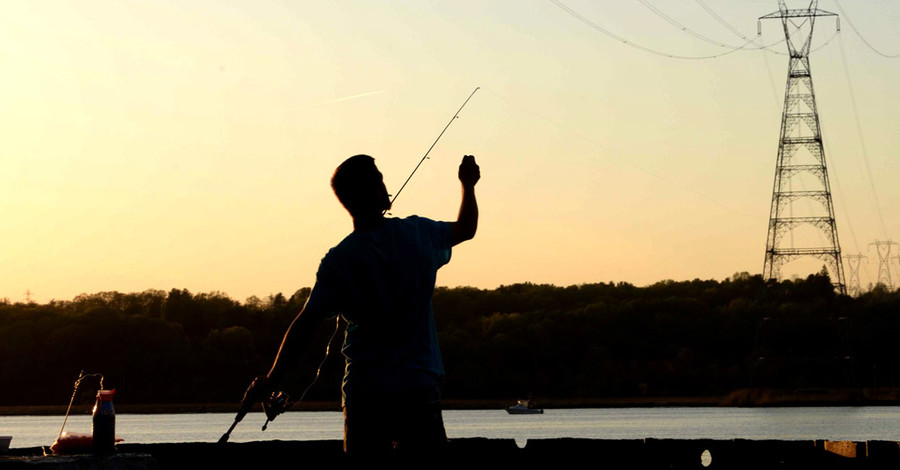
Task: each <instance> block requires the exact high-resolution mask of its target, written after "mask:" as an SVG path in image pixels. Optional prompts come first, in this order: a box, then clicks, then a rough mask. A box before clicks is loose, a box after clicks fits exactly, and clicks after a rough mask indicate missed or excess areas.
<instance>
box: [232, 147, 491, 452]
mask: <svg viewBox="0 0 900 470" xmlns="http://www.w3.org/2000/svg"><path fill="white" fill-rule="evenodd" d="M458 176H459V180H460V182H461V184H462V201H461V203H460V209H459V215H458V217H457V220H456V221H454V222H437V221H433V220H429V219H426V218H423V217H417V216H411V217H407V218H403V219H399V218H393V217H385V216H384V214H385V213H386V212H387V210H388V209H390V206H391V200H390V195H389V194H388V192H387V189H386V188H385V185H384V180H383V179H382V175H381V172H379V171H378V168H377V167H376V166H375V160H374V159H373V158H372V157H370V156H368V155H356V156H353V157H350V158H349V159H347V160H346V161H344V162H343V163H341V165H340V166H338V168H337V170H335V172H334V176H333V177H332V180H331V186H332V188H333V189H334V192H335V195H336V196H337V197H338V199H339V200H340V202H341V204H343V206H344V208H346V209H347V211H348V212H349V213H350V217H351V218H352V219H353V232H352V233H350V234H349V235H347V237H345V238H344V239H343V240H342V241H341V242H340V243H339V244H338V245H337V246H335V247H334V248H332V249H331V250H329V251H328V253H327V254H326V255H325V257H324V258H323V259H322V262H321V264H320V265H319V269H318V271H317V273H316V283H315V286H313V288H312V291H311V292H310V295H309V298H308V299H307V301H306V304H305V305H304V307H303V310H302V311H301V312H300V313H299V314H298V315H297V317H296V318H295V319H294V321H293V323H291V326H290V327H289V328H288V330H287V332H286V333H285V336H284V339H283V341H282V343H281V348H280V349H279V351H278V355H277V356H276V358H275V362H274V363H273V365H272V368H271V370H270V371H269V373H268V374H267V375H266V376H261V377H259V378H257V379H256V380H255V381H254V382H253V383H252V384H251V385H250V387H249V388H248V389H247V392H246V394H245V396H244V401H245V403H253V402H256V401H261V400H263V399H265V398H266V397H267V396H268V394H270V393H271V392H272V390H274V387H275V384H277V383H278V382H279V381H280V380H281V378H282V377H283V375H284V373H285V370H286V368H287V367H290V366H291V365H292V364H295V363H296V362H297V359H298V357H299V356H300V354H301V352H302V350H303V349H305V347H306V346H307V345H308V343H309V342H310V340H311V339H312V336H313V333H314V332H315V330H316V328H317V326H318V325H319V324H320V323H321V322H322V320H324V319H326V318H330V317H334V316H335V315H341V316H342V317H343V319H344V320H345V321H346V322H347V331H346V334H345V337H344V344H343V347H342V348H341V352H343V354H344V356H345V358H346V368H345V373H344V380H343V385H342V387H341V389H342V405H343V409H344V451H345V452H347V453H348V454H349V455H350V456H351V457H359V456H363V457H373V456H374V457H380V456H390V455H394V454H399V455H421V454H424V453H427V454H430V455H433V454H434V452H436V451H440V450H442V449H443V448H444V446H445V445H446V441H447V437H446V433H445V431H444V424H443V419H442V416H441V408H440V391H439V385H440V383H441V382H442V381H443V378H444V368H443V363H442V360H441V353H440V349H439V347H438V342H437V331H436V329H435V323H434V311H433V309H432V305H431V297H432V294H433V293H434V285H435V278H436V274H437V270H438V268H440V267H441V266H443V265H444V264H446V263H447V262H449V261H450V252H451V248H452V247H453V246H455V245H457V244H459V243H461V242H463V241H466V240H469V239H471V238H472V237H474V236H475V232H476V229H477V227H478V204H477V202H476V199H475V184H476V183H477V182H478V180H479V179H480V177H481V174H480V169H479V167H478V165H477V164H476V163H475V157H473V156H471V155H466V156H465V157H463V160H462V163H460V165H459V175H458Z"/></svg>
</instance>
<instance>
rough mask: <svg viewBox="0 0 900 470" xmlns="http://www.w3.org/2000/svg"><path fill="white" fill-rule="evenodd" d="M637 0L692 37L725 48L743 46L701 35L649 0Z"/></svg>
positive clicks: (740, 47)
mask: <svg viewBox="0 0 900 470" xmlns="http://www.w3.org/2000/svg"><path fill="white" fill-rule="evenodd" d="M638 1H639V2H641V4H642V5H644V6H645V7H647V8H648V9H649V10H650V11H652V12H653V13H655V14H656V15H657V16H659V17H660V18H662V19H664V20H666V21H667V22H668V23H669V24H671V25H672V26H675V27H676V28H678V29H680V30H681V31H683V32H685V33H687V34H690V35H691V36H693V37H695V38H697V39H699V40H701V41H703V42H705V43H707V44H712V45H713V46H716V47H724V48H727V49H743V46H732V45H729V44H725V43H723V42H721V41H716V40H715V39H710V38H708V37H706V36H704V35H702V34H700V33H698V32H696V31H694V30H692V29H690V28H688V27H687V26H685V25H683V24H681V23H679V22H678V21H676V20H675V19H673V18H672V17H671V16H669V15H667V14H665V13H663V12H662V11H661V10H660V9H659V8H656V7H655V6H653V5H652V4H651V3H650V2H648V1H647V0H638ZM744 40H746V41H750V39H749V38H744ZM745 45H746V44H745Z"/></svg>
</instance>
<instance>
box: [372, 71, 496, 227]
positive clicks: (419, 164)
mask: <svg viewBox="0 0 900 470" xmlns="http://www.w3.org/2000/svg"><path fill="white" fill-rule="evenodd" d="M480 88H481V87H480V86H477V87H475V89H474V90H472V93H471V94H470V95H469V97H468V98H466V101H464V102H463V104H462V106H460V107H459V109H457V110H456V113H454V114H453V117H451V118H450V121H449V122H447V125H446V126H444V129H443V130H442V131H441V133H440V134H438V136H437V139H434V142H432V143H431V147H428V151H426V152H425V155H423V156H422V159H421V160H419V163H418V164H417V165H416V167H415V168H413V171H412V173H410V174H409V176H407V177H406V181H404V182H403V184H402V185H401V186H400V189H398V190H397V194H394V197H392V198H391V206H393V205H394V201H396V200H397V196H399V195H400V192H401V191H403V188H405V187H406V183H409V180H411V179H412V177H413V175H414V174H416V171H418V170H419V167H420V166H422V163H423V162H424V161H425V159H427V158H428V154H429V153H431V149H433V148H434V146H435V145H437V143H438V141H439V140H441V137H443V136H444V132H447V129H449V128H450V124H453V121H455V120H456V119H457V118H458V117H459V113H461V112H462V110H463V108H465V107H466V105H467V104H469V100H471V99H472V97H473V96H475V92H476V91H478V90H479V89H480ZM384 212H385V213H386V212H387V210H385V211H384Z"/></svg>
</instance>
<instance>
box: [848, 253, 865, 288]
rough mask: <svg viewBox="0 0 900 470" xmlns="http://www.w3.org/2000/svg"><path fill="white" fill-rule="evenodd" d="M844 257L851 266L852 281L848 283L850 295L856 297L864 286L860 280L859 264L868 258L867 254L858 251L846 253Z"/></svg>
mask: <svg viewBox="0 0 900 470" xmlns="http://www.w3.org/2000/svg"><path fill="white" fill-rule="evenodd" d="M844 259H845V260H847V265H848V266H850V282H848V283H847V290H848V291H849V292H850V295H852V296H854V297H856V296H858V295H859V294H861V293H862V287H861V286H860V282H859V264H860V263H861V262H862V260H864V259H867V258H866V255H863V254H859V253H857V254H855V255H846V256H844Z"/></svg>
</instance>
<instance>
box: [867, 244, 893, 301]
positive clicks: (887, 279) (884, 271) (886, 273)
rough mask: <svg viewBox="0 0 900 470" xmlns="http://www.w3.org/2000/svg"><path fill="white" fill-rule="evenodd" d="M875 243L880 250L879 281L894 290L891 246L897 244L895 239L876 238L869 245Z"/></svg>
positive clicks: (876, 248)
mask: <svg viewBox="0 0 900 470" xmlns="http://www.w3.org/2000/svg"><path fill="white" fill-rule="evenodd" d="M872 245H875V250H877V251H878V283H879V284H883V285H884V287H887V288H888V289H890V290H892V291H893V290H894V283H893V281H892V280H891V246H892V245H897V242H895V241H893V240H875V241H874V242H872V243H869V246H872Z"/></svg>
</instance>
